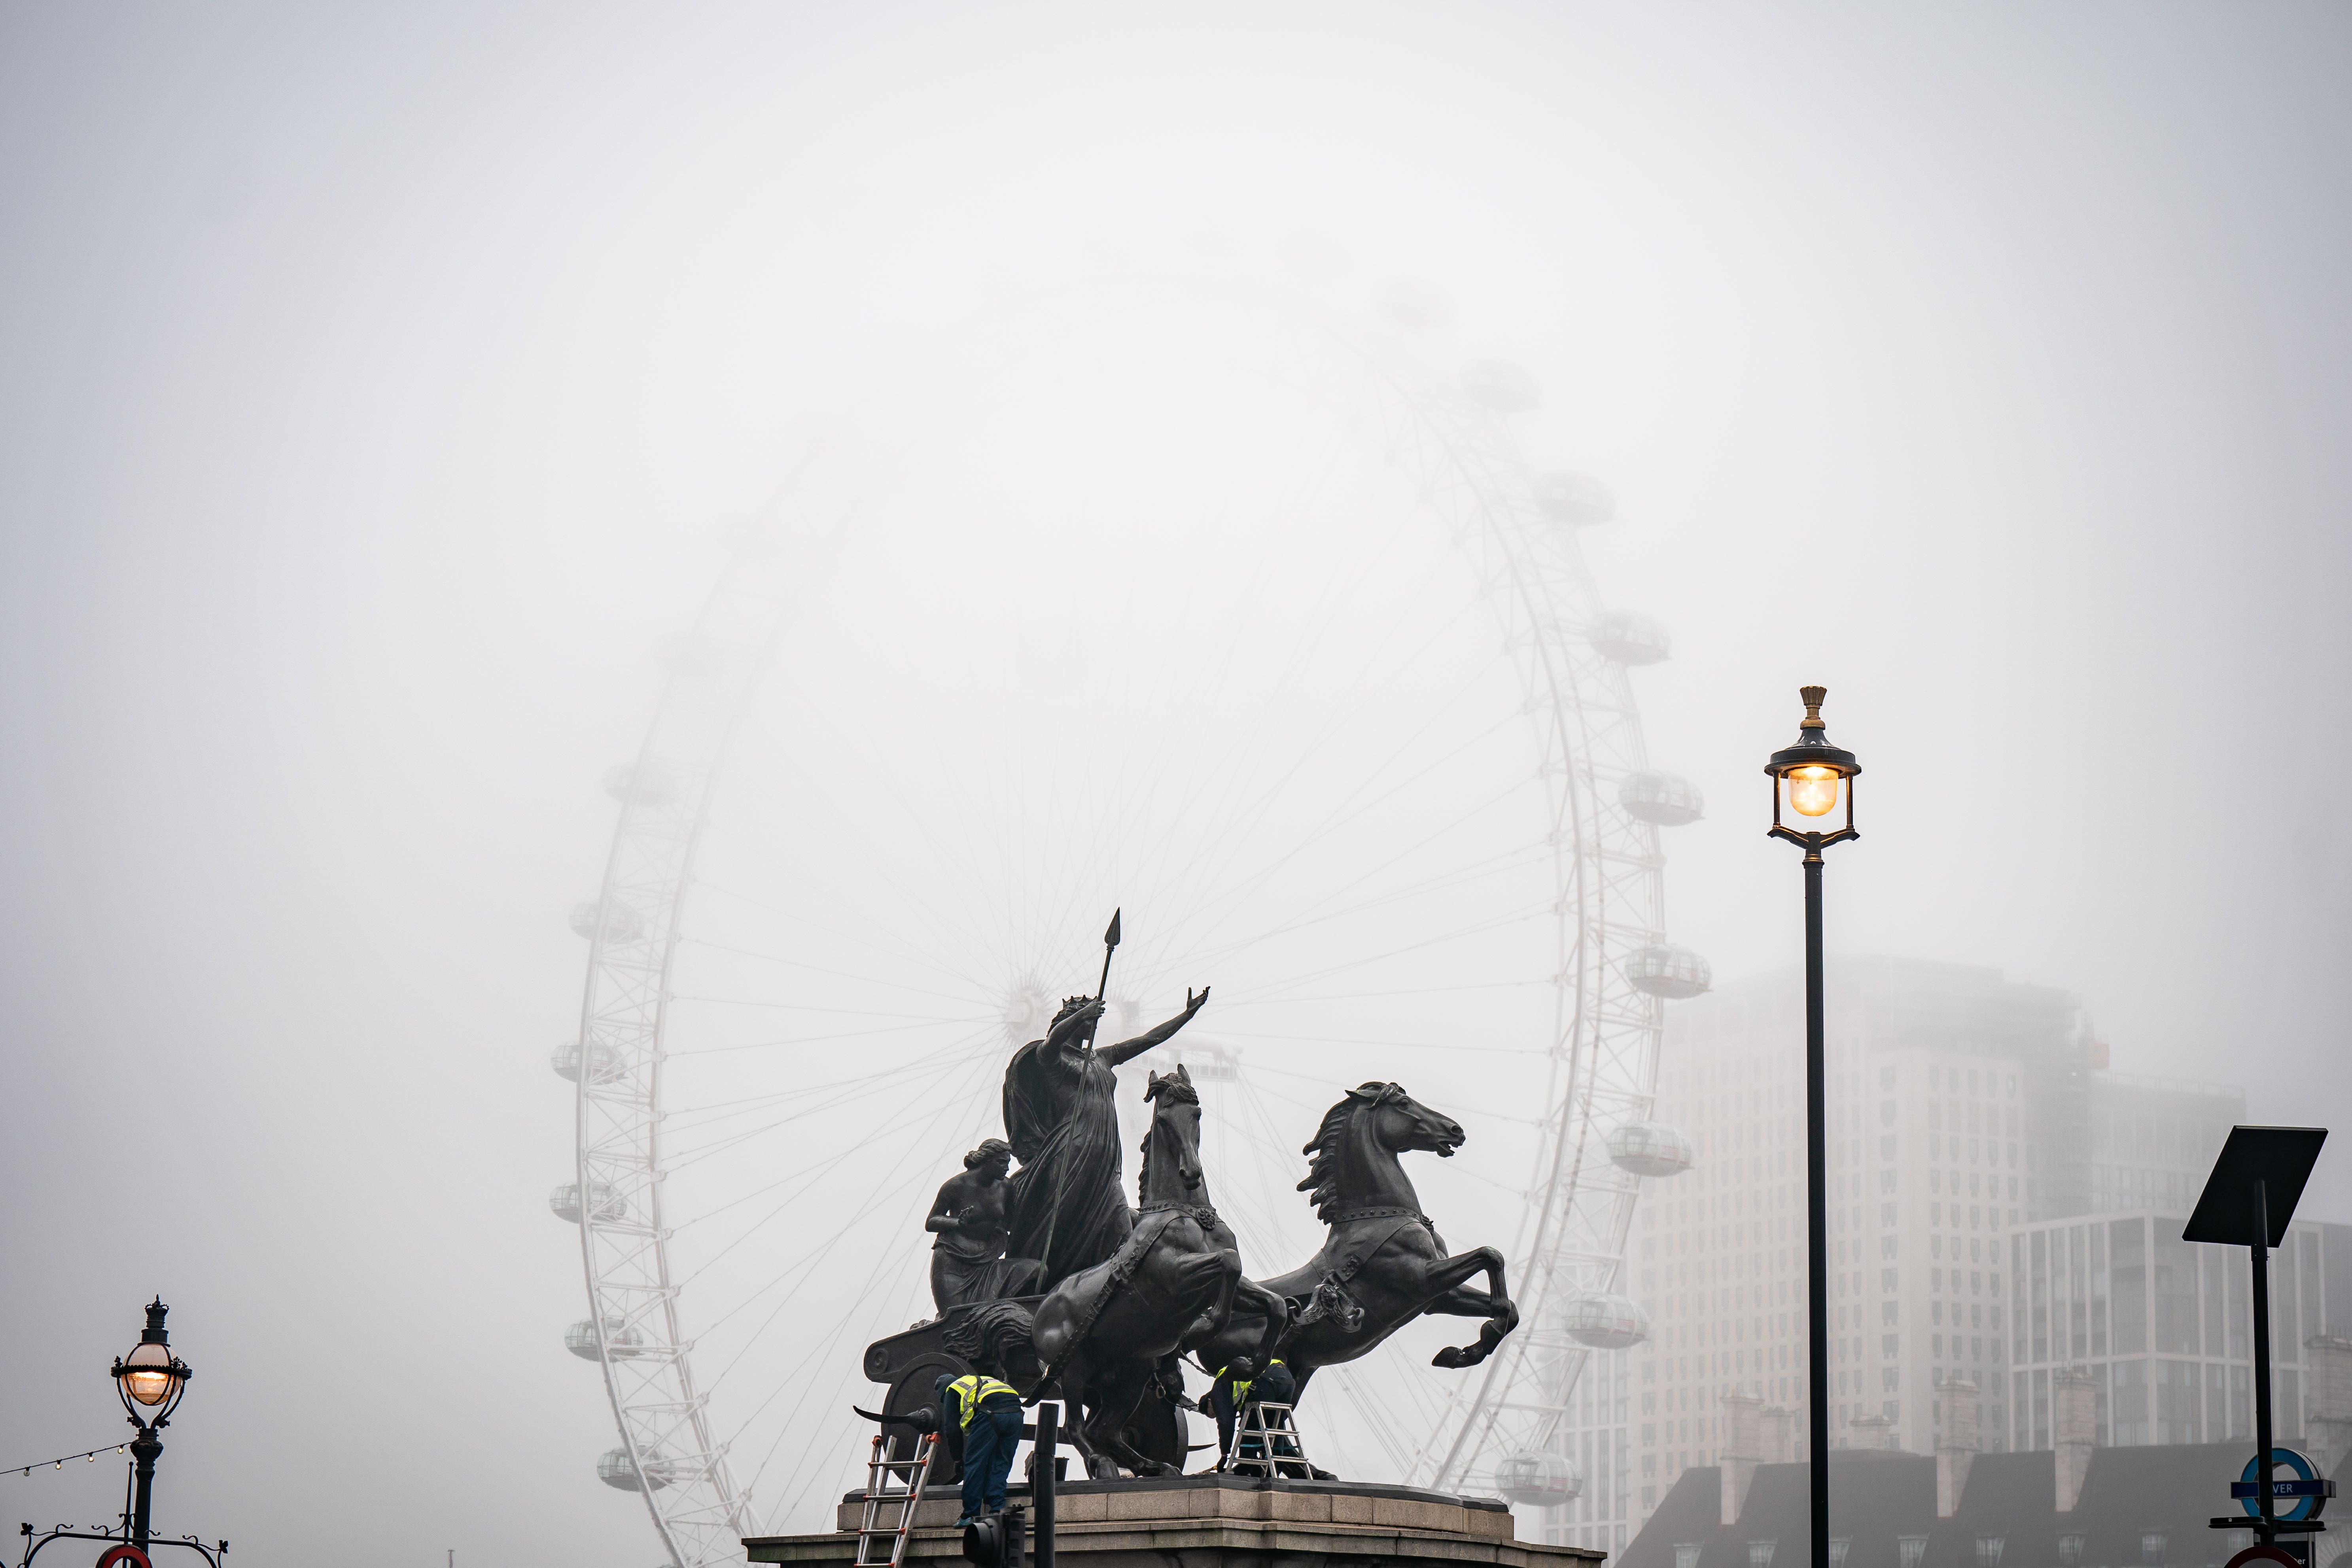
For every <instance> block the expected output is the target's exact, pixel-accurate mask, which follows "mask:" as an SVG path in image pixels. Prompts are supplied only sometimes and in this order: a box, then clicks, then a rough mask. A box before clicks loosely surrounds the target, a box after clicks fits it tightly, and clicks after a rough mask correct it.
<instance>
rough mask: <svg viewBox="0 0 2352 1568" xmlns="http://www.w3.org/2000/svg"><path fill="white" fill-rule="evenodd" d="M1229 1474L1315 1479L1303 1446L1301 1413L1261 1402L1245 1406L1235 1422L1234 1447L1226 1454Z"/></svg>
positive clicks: (1269, 1477)
mask: <svg viewBox="0 0 2352 1568" xmlns="http://www.w3.org/2000/svg"><path fill="white" fill-rule="evenodd" d="M1252 1450H1254V1451H1252ZM1225 1473H1226V1474H1228V1475H1235V1476H1238V1475H1243V1474H1252V1475H1259V1476H1264V1477H1265V1478H1266V1479H1270V1480H1293V1481H1311V1480H1313V1479H1315V1467H1314V1466H1312V1465H1310V1464H1308V1463H1307V1450H1306V1449H1305V1448H1304V1447H1300V1446H1299V1441H1298V1426H1297V1412H1296V1411H1295V1410H1293V1408H1292V1407H1291V1406H1289V1405H1274V1404H1269V1403H1261V1402H1260V1401H1257V1400H1252V1401H1250V1402H1249V1403H1248V1404H1246V1405H1243V1406H1242V1409H1241V1415H1239V1417H1238V1418H1236V1419H1235V1420H1234V1446H1233V1447H1232V1448H1231V1449H1230V1450H1229V1451H1228V1452H1227V1453H1226V1455H1225Z"/></svg>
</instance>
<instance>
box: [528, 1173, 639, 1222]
mask: <svg viewBox="0 0 2352 1568" xmlns="http://www.w3.org/2000/svg"><path fill="white" fill-rule="evenodd" d="M547 1206H548V1207H549V1208H551V1209H552V1210H554V1211H555V1217H556V1218H558V1219H560V1220H564V1221H566V1222H568V1223H570V1224H572V1225H578V1224H579V1223H580V1216H581V1215H582V1214H583V1212H585V1213H587V1214H589V1215H592V1216H593V1217H594V1218H596V1219H600V1220H616V1219H619V1218H620V1217H621V1216H623V1215H625V1214H627V1213H628V1212H629V1200H628V1199H626V1198H625V1197H623V1196H622V1195H621V1193H620V1189H619V1188H617V1187H614V1185H612V1184H610V1183H607V1182H591V1183H589V1184H588V1203H587V1205H585V1207H584V1209H583V1205H582V1204H581V1202H580V1184H579V1183H577V1182H566V1183H564V1184H562V1186H560V1187H558V1188H556V1189H555V1190H554V1191H553V1192H551V1193H550V1194H547Z"/></svg>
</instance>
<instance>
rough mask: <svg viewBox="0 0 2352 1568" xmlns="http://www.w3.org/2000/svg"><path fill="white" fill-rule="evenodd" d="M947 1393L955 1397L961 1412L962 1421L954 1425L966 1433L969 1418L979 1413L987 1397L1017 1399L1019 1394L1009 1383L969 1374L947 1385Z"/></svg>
mask: <svg viewBox="0 0 2352 1568" xmlns="http://www.w3.org/2000/svg"><path fill="white" fill-rule="evenodd" d="M948 1392H949V1393H950V1394H954V1395H955V1396H956V1404H957V1405H958V1406H959V1407H960V1408H961V1410H962V1412H963V1419H961V1421H958V1422H957V1423H956V1425H957V1426H961V1427H962V1428H963V1429H964V1430H965V1431H967V1432H969V1431H970V1430H971V1418H972V1416H973V1415H976V1414H978V1413H979V1410H980V1405H981V1402H982V1400H984V1399H986V1398H988V1396H989V1395H991V1394H1012V1395H1013V1396H1014V1397H1015V1398H1018V1397H1019V1396H1020V1394H1021V1391H1020V1390H1019V1389H1017V1388H1015V1387H1013V1385H1012V1384H1009V1383H999V1382H997V1381H996V1379H994V1378H992V1377H983V1376H982V1375H981V1374H980V1373H971V1372H968V1373H964V1374H963V1375H962V1376H961V1377H960V1378H957V1379H956V1380H955V1381H954V1382H953V1383H950V1384H948Z"/></svg>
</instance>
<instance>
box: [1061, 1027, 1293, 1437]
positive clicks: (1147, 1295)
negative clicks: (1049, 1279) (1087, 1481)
mask: <svg viewBox="0 0 2352 1568" xmlns="http://www.w3.org/2000/svg"><path fill="white" fill-rule="evenodd" d="M1147 1098H1148V1099H1149V1100H1150V1101H1151V1104H1152V1107H1153V1109H1152V1116H1151V1131H1150V1133H1149V1134H1147V1135H1146V1136H1145V1138H1144V1140H1143V1171H1142V1173H1141V1176H1140V1178H1139V1182H1138V1192H1137V1196H1138V1197H1139V1199H1140V1200H1141V1206H1140V1207H1139V1209H1138V1210H1137V1212H1136V1216H1135V1229H1134V1231H1133V1233H1132V1234H1130V1235H1129V1237H1128V1238H1127V1241H1126V1243H1125V1244H1124V1245H1123V1246H1121V1247H1119V1249H1118V1254H1117V1255H1116V1256H1115V1257H1113V1258H1111V1259H1110V1260H1109V1261H1108V1262H1106V1263H1099V1264H1097V1265H1096V1266H1095V1267H1094V1268H1087V1269H1082V1270H1080V1271H1079V1272H1078V1273H1076V1274H1074V1275H1072V1276H1070V1277H1069V1278H1068V1279H1065V1280H1063V1281H1062V1282H1061V1283H1060V1284H1058V1285H1056V1286H1055V1287H1054V1289H1052V1290H1050V1291H1048V1292H1047V1293H1046V1296H1045V1300H1043V1301H1041V1302H1039V1303H1038V1305H1037V1310H1036V1314H1035V1317H1034V1321H1033V1322H1032V1324H1031V1327H1030V1340H1031V1344H1032V1347H1033V1349H1034V1354H1035V1355H1036V1357H1037V1360H1038V1361H1039V1362H1040V1363H1043V1368H1044V1372H1043V1376H1042V1377H1041V1378H1040V1380H1039V1384H1038V1385H1036V1386H1037V1391H1038V1392H1039V1393H1043V1392H1045V1388H1044V1385H1045V1384H1054V1385H1055V1386H1057V1387H1058V1388H1059V1390H1060V1392H1061V1394H1062V1396H1063V1397H1064V1398H1065V1399H1066V1400H1067V1401H1068V1402H1069V1404H1070V1406H1071V1416H1072V1419H1071V1426H1072V1427H1073V1428H1074V1432H1073V1436H1076V1437H1078V1438H1079V1439H1080V1442H1079V1448H1080V1452H1081V1453H1083V1454H1084V1455H1085V1456H1086V1458H1087V1469H1088V1471H1089V1473H1091V1474H1093V1475H1094V1476H1095V1477H1096V1478H1097V1479H1115V1478H1116V1477H1117V1476H1118V1467H1119V1466H1121V1465H1123V1466H1125V1467H1126V1468H1129V1469H1130V1470H1132V1471H1134V1472H1135V1473H1136V1474H1137V1475H1139V1476H1142V1475H1164V1474H1167V1473H1169V1472H1170V1470H1171V1468H1173V1469H1181V1468H1182V1467H1183V1456H1182V1455H1181V1453H1179V1454H1177V1455H1175V1456H1173V1460H1174V1462H1173V1464H1172V1465H1171V1464H1170V1463H1169V1462H1167V1461H1166V1460H1163V1459H1160V1458H1153V1457H1151V1456H1150V1455H1148V1454H1146V1453H1144V1452H1142V1451H1140V1450H1139V1448H1138V1447H1136V1445H1135V1444H1134V1443H1133V1442H1131V1441H1130V1440H1129V1424H1130V1422H1131V1421H1132V1419H1133V1417H1134V1415H1135V1414H1136V1408H1137V1406H1138V1405H1139V1404H1140V1403H1141V1402H1142V1400H1143V1398H1144V1396H1145V1394H1146V1393H1147V1391H1148V1392H1150V1393H1151V1394H1152V1395H1153V1396H1154V1397H1156V1398H1160V1399H1162V1400H1165V1401H1167V1402H1168V1403H1169V1404H1171V1405H1185V1404H1188V1403H1189V1402H1188V1401H1186V1400H1185V1398H1184V1392H1183V1373H1182V1370H1181V1365H1180V1363H1179V1360H1178V1357H1179V1355H1180V1353H1181V1352H1183V1351H1185V1350H1189V1349H1191V1348H1192V1347H1193V1346H1195V1345H1198V1344H1200V1343H1202V1342H1204V1341H1207V1340H1208V1339H1210V1338H1211V1337H1212V1336H1213V1335H1216V1334H1217V1333H1219V1332H1220V1331H1222V1330H1223V1329H1224V1328H1225V1326H1226V1323H1227V1321H1228V1320H1230V1319H1231V1318H1232V1317H1233V1315H1234V1310H1235V1306H1236V1303H1237V1301H1238V1302H1242V1303H1245V1304H1247V1306H1248V1307H1249V1308H1250V1309H1251V1317H1252V1321H1253V1322H1254V1323H1255V1329H1254V1331H1253V1334H1252V1336H1251V1337H1250V1338H1249V1339H1248V1341H1247V1344H1248V1345H1249V1347H1250V1349H1251V1351H1252V1352H1253V1353H1255V1354H1256V1355H1259V1356H1261V1357H1263V1356H1265V1355H1268V1354H1271V1353H1273V1351H1274V1346H1275V1345H1276V1342H1279V1340H1280V1339H1281V1337H1282V1334H1283V1332H1284V1331H1285V1330H1286V1329H1287V1328H1288V1327H1289V1322H1290V1312H1289V1308H1288V1305H1287V1303H1286V1302H1285V1301H1284V1300H1283V1299H1282V1298H1281V1297H1280V1296H1278V1295H1276V1294H1275V1293H1274V1292H1272V1291H1270V1290H1268V1289H1265V1287H1263V1286H1260V1285H1255V1284H1252V1283H1251V1282H1250V1281H1249V1280H1248V1279H1244V1277H1243V1274H1242V1260H1241V1247H1240V1244H1239V1243H1238V1242H1236V1241H1235V1240H1234V1233H1233V1229H1232V1227H1231V1226H1227V1225H1226V1224H1225V1222H1224V1221H1223V1219H1221V1218H1219V1217H1218V1215H1217V1211H1216V1210H1215V1209H1214V1208H1213V1207H1211V1206H1210V1204H1209V1190H1208V1185H1207V1182H1206V1180H1205V1178H1204V1177H1203V1175H1202V1170H1201V1097H1200V1095H1199V1093H1198V1092H1197V1091H1196V1090H1195V1089H1193V1088H1192V1074H1190V1073H1188V1072H1186V1071H1185V1070H1184V1068H1181V1067H1179V1068H1177V1069H1176V1070H1175V1071H1174V1072H1172V1073H1168V1074H1166V1075H1164V1076H1163V1075H1161V1074H1158V1073H1154V1074H1153V1075H1152V1076H1151V1079H1150V1088H1149V1089H1148V1090H1147ZM1081 1409H1083V1411H1084V1413H1085V1414H1084V1417H1083V1419H1081V1418H1080V1417H1079V1415H1078V1412H1079V1411H1080V1410H1081Z"/></svg>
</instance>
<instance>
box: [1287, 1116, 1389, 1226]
mask: <svg viewBox="0 0 2352 1568" xmlns="http://www.w3.org/2000/svg"><path fill="white" fill-rule="evenodd" d="M1402 1092H1404V1091H1403V1090H1402V1089H1398V1088H1397V1086H1396V1085H1394V1084H1392V1083H1381V1082H1379V1081H1378V1080H1375V1081H1373V1082H1370V1083H1362V1084H1359V1085H1357V1086H1356V1087H1355V1088H1354V1089H1349V1091H1348V1092H1347V1094H1346V1096H1345V1097H1344V1098H1343V1099H1341V1100H1340V1101H1339V1104H1337V1105H1335V1106H1333V1107H1332V1108H1331V1109H1330V1110H1327V1111H1325V1112H1324V1113H1323V1125H1322V1126H1320V1127H1318V1128H1317V1129H1316V1130H1315V1137H1314V1140H1313V1142H1309V1143H1307V1144H1306V1145H1305V1146H1304V1147H1302V1148H1301V1149H1300V1150H1299V1151H1298V1152H1300V1153H1302V1154H1306V1155H1308V1156H1310V1158H1309V1159H1308V1160H1307V1179H1306V1180H1305V1181H1303V1182H1301V1183H1299V1184H1298V1188H1297V1190H1298V1191H1300V1192H1302V1193H1306V1192H1308V1191H1309V1189H1310V1188H1311V1189H1312V1192H1311V1194H1310V1195H1309V1196H1308V1197H1307V1202H1308V1203H1310V1204H1312V1205H1315V1217H1316V1218H1318V1219H1319V1220H1321V1221H1323V1222H1324V1223H1325V1224H1326V1225H1328V1224H1329V1223H1331V1211H1332V1209H1333V1208H1334V1207H1335V1206H1336V1205H1338V1204H1339V1171H1340V1167H1341V1166H1342V1165H1343V1164H1345V1163H1346V1152H1347V1150H1346V1144H1347V1138H1348V1129H1349V1127H1350V1126H1351V1125H1353V1123H1354V1121H1355V1119H1356V1113H1357V1112H1358V1111H1360V1110H1370V1108H1371V1107H1373V1106H1376V1105H1378V1104H1380V1102H1381V1101H1382V1100H1386V1099H1387V1098H1388V1097H1389V1096H1390V1095H1391V1094H1402Z"/></svg>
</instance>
